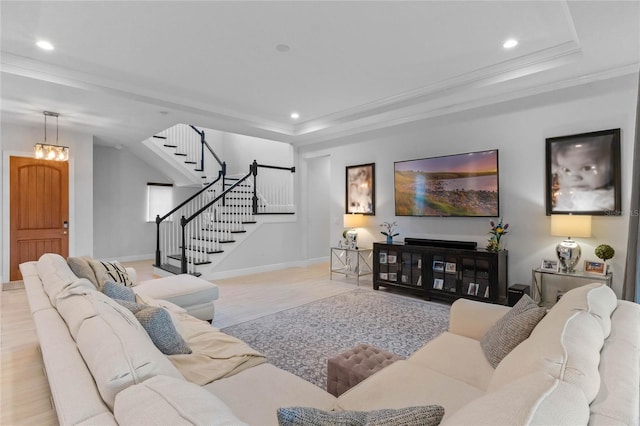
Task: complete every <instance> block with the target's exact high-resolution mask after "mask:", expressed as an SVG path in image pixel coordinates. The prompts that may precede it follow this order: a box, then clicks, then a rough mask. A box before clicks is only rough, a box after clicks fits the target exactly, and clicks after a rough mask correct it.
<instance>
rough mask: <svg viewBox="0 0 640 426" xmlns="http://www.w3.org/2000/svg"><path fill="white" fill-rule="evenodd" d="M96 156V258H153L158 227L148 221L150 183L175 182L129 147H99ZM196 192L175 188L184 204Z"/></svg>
mask: <svg viewBox="0 0 640 426" xmlns="http://www.w3.org/2000/svg"><path fill="white" fill-rule="evenodd" d="M94 154H95V155H94V173H95V175H94V185H93V192H94V211H95V215H94V225H95V229H94V241H95V243H94V247H93V252H94V254H93V255H94V257H96V258H98V259H118V260H137V259H153V258H154V257H155V248H156V239H155V238H156V224H155V222H147V221H146V214H147V212H146V208H147V183H148V182H156V183H171V181H169V180H168V179H167V177H166V176H165V175H163V174H162V173H161V172H160V171H159V170H158V169H156V168H154V167H151V166H150V165H148V164H147V163H145V162H143V161H141V160H140V159H138V158H137V157H136V156H134V155H132V154H131V153H130V152H129V151H128V150H127V149H126V148H125V149H121V150H118V149H115V148H111V147H106V146H101V145H96V146H95V149H94ZM193 191H195V189H191V188H174V200H175V201H176V202H179V201H182V200H183V199H185V198H186V197H187V196H188V195H190V194H191V193H192V192H193Z"/></svg>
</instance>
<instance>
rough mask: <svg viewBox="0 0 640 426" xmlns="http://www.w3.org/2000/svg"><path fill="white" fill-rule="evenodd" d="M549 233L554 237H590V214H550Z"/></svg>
mask: <svg viewBox="0 0 640 426" xmlns="http://www.w3.org/2000/svg"><path fill="white" fill-rule="evenodd" d="M551 235H553V236H556V237H580V238H589V237H591V216H582V215H579V216H578V215H559V214H554V215H551Z"/></svg>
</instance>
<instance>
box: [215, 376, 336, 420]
mask: <svg viewBox="0 0 640 426" xmlns="http://www.w3.org/2000/svg"><path fill="white" fill-rule="evenodd" d="M204 388H205V389H206V390H207V391H209V392H211V393H213V394H214V395H216V396H217V397H218V398H220V399H221V400H222V401H224V403H225V404H227V405H228V406H229V407H230V408H231V410H232V411H233V412H234V413H235V414H236V416H238V417H239V418H240V420H242V421H244V422H246V423H248V424H251V425H260V426H270V425H277V424H278V419H277V417H276V412H277V410H278V408H280V407H291V406H305V407H314V408H319V409H321V410H330V409H331V408H332V407H333V405H334V403H335V401H336V398H335V396H333V395H331V394H329V393H328V392H325V391H324V390H322V389H320V388H319V387H317V386H315V385H313V384H311V383H309V382H307V381H305V380H303V379H301V378H300V377H298V376H295V375H293V374H291V373H289V372H287V371H284V370H281V369H279V368H277V367H275V366H274V365H271V364H266V363H265V364H261V365H258V366H256V367H251V368H248V369H246V370H244V371H242V372H240V373H238V374H235V375H233V376H231V377H226V378H223V379H220V380H216V381H214V382H211V383H210V384H208V385H205V387H204Z"/></svg>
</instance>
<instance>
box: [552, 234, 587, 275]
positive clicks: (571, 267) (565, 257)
mask: <svg viewBox="0 0 640 426" xmlns="http://www.w3.org/2000/svg"><path fill="white" fill-rule="evenodd" d="M581 254H582V250H581V249H580V246H579V245H578V243H576V242H575V241H573V240H572V239H571V238H568V239H566V240H564V241H563V242H561V243H560V244H558V245H557V246H556V255H558V261H559V262H560V269H561V270H562V272H575V267H576V265H577V264H578V260H580V255H581Z"/></svg>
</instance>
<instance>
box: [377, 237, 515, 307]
mask: <svg viewBox="0 0 640 426" xmlns="http://www.w3.org/2000/svg"><path fill="white" fill-rule="evenodd" d="M470 244H471V245H470ZM473 246H475V244H474V243H467V242H457V241H442V240H418V239H411V240H409V242H405V243H393V244H386V243H373V289H374V290H378V289H379V288H380V286H382V287H397V288H403V289H407V290H411V291H413V292H416V293H419V294H421V295H422V296H424V298H425V299H427V300H429V299H440V300H446V301H451V302H452V301H454V300H456V299H458V298H460V297H464V298H468V299H474V300H480V301H485V302H491V303H499V304H502V305H504V304H506V303H507V259H508V251H506V250H500V251H499V252H490V251H487V250H484V249H475V248H473Z"/></svg>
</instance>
